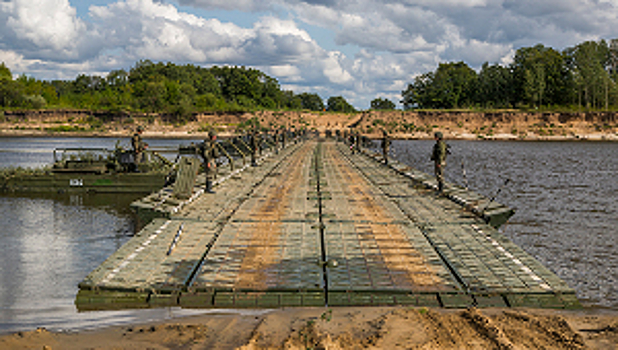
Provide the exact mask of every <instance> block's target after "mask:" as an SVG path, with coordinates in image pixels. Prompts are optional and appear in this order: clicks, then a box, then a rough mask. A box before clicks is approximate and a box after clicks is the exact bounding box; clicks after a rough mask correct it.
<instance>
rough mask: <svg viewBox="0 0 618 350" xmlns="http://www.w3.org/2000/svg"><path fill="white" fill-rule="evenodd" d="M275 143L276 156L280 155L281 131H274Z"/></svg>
mask: <svg viewBox="0 0 618 350" xmlns="http://www.w3.org/2000/svg"><path fill="white" fill-rule="evenodd" d="M273 142H274V143H275V154H279V130H277V129H275V130H274V131H273Z"/></svg>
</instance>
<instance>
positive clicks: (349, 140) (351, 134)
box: [348, 132, 356, 154]
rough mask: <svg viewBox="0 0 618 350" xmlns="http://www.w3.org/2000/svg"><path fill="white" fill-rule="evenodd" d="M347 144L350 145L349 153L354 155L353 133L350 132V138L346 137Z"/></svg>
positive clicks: (354, 138) (354, 142) (354, 139)
mask: <svg viewBox="0 0 618 350" xmlns="http://www.w3.org/2000/svg"><path fill="white" fill-rule="evenodd" d="M348 143H349V144H350V151H352V154H354V145H355V144H356V137H355V135H354V133H353V132H350V136H349V137H348Z"/></svg>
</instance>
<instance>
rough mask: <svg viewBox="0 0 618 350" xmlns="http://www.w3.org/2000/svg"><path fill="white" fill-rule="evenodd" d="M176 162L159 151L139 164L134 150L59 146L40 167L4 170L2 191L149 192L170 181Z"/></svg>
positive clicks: (1, 173) (150, 153)
mask: <svg viewBox="0 0 618 350" xmlns="http://www.w3.org/2000/svg"><path fill="white" fill-rule="evenodd" d="M173 169H174V163H173V162H171V161H169V160H167V159H166V158H165V157H163V156H161V155H160V154H159V153H158V152H156V151H146V152H145V154H144V159H143V161H142V162H141V163H139V164H135V162H134V154H133V152H132V151H130V150H125V149H123V148H121V147H118V146H117V147H116V149H114V150H109V149H105V148H57V149H55V150H54V163H53V164H52V165H51V166H47V167H43V168H39V169H22V168H8V169H4V170H1V171H0V191H1V192H17V193H20V192H21V193H23V192H60V193H63V192H69V193H80V192H91V193H118V192H127V193H128V192H135V193H148V192H152V191H155V190H159V189H161V187H163V186H164V185H166V183H167V182H169V181H170V178H171V176H172V173H173Z"/></svg>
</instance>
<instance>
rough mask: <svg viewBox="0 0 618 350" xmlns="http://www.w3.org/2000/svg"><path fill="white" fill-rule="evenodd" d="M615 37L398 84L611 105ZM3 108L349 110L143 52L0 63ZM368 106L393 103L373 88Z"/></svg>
mask: <svg viewBox="0 0 618 350" xmlns="http://www.w3.org/2000/svg"><path fill="white" fill-rule="evenodd" d="M617 67H618V39H613V40H611V41H609V42H607V41H605V40H601V41H598V42H597V41H587V42H584V43H581V44H579V45H577V46H575V47H572V48H567V49H565V50H563V51H557V50H555V49H553V48H551V47H545V46H543V45H541V44H539V45H536V46H534V47H523V48H520V49H518V50H517V52H516V53H515V56H514V58H513V61H512V63H511V64H509V65H500V64H489V63H485V64H483V65H482V67H481V68H480V70H479V71H478V72H477V71H475V70H474V69H472V68H471V67H470V66H468V65H467V64H466V63H464V62H448V63H440V64H439V65H438V67H437V69H436V70H435V71H433V72H429V73H425V74H421V75H418V76H416V78H415V79H414V81H413V82H411V83H409V84H408V86H407V88H406V89H405V90H404V91H402V93H401V97H402V99H401V101H400V102H401V103H402V105H403V109H404V110H409V109H524V110H529V109H543V110H562V109H568V110H578V111H579V110H582V109H585V110H617V109H618V87H617V85H616V82H617V81H618V69H617ZM0 107H1V108H2V109H5V110H6V109H41V108H48V109H51V108H66V109H68V108H72V109H87V110H102V111H110V112H115V111H117V112H120V111H125V112H132V111H134V112H145V113H165V114H169V115H172V116H176V117H177V118H179V120H182V119H186V118H187V117H188V116H190V115H192V113H195V112H205V111H223V112H243V111H256V110H310V111H332V112H344V113H351V112H355V111H356V110H355V108H354V107H353V106H352V105H351V104H350V103H348V101H346V99H345V98H344V97H343V96H331V97H329V98H328V99H327V100H326V101H324V100H322V98H321V97H320V96H319V95H318V94H316V93H307V92H304V93H300V94H296V93H294V92H293V91H289V90H283V89H282V88H281V86H280V85H279V82H278V81H277V79H276V78H273V77H270V76H268V75H266V74H265V73H263V72H261V71H259V70H256V69H253V68H246V67H237V66H234V67H232V66H222V67H219V66H213V67H210V68H204V67H200V66H196V65H192V64H187V65H176V64H174V63H162V62H159V63H154V62H152V61H149V60H143V61H139V62H137V63H136V64H135V66H134V67H132V68H131V69H130V70H129V71H125V70H122V69H120V70H114V71H111V72H109V73H108V74H107V75H106V76H104V77H103V76H98V75H85V74H82V75H79V76H77V77H76V78H75V80H53V81H43V80H38V79H35V78H33V77H28V76H26V75H21V76H19V77H17V78H14V77H13V75H12V73H11V71H10V69H9V68H8V67H6V65H5V64H4V63H0ZM370 109H373V110H394V109H396V104H395V103H394V102H393V101H391V100H389V99H386V98H379V97H376V98H375V99H373V100H372V101H371V105H370Z"/></svg>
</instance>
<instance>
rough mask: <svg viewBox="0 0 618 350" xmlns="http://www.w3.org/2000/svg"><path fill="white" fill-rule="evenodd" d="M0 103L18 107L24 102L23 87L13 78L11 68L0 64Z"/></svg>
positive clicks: (4, 105) (5, 105)
mask: <svg viewBox="0 0 618 350" xmlns="http://www.w3.org/2000/svg"><path fill="white" fill-rule="evenodd" d="M0 103H2V106H3V107H17V106H19V105H20V104H21V103H22V87H21V85H19V84H18V83H17V82H16V81H14V80H13V75H12V74H11V70H10V69H9V68H7V67H6V66H5V65H4V63H2V64H1V65H0Z"/></svg>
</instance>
